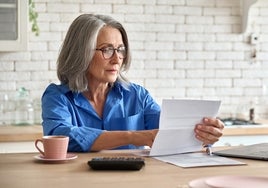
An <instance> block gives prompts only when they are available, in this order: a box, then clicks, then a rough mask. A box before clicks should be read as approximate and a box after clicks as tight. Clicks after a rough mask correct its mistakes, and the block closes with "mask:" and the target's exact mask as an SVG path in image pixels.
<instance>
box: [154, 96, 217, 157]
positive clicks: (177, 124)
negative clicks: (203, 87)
mask: <svg viewBox="0 0 268 188" xmlns="http://www.w3.org/2000/svg"><path fill="white" fill-rule="evenodd" d="M220 104H221V102H220V101H216V100H215V101H213V100H188V99H186V100H185V99H177V100H176V99H165V100H163V103H162V109H161V115H160V125H159V131H158V133H157V135H156V137H155V140H154V143H153V146H152V149H151V151H150V154H149V155H150V156H160V155H170V154H178V153H185V152H193V151H199V150H201V148H202V143H201V142H200V141H199V140H197V139H196V138H195V136H194V127H195V125H196V124H197V123H200V122H201V121H202V119H203V118H204V117H216V115H217V114H218V111H219V107H220Z"/></svg>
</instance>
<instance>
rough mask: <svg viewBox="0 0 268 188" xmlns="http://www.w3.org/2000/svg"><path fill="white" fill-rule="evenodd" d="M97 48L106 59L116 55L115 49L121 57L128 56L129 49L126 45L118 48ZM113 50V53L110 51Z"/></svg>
mask: <svg viewBox="0 0 268 188" xmlns="http://www.w3.org/2000/svg"><path fill="white" fill-rule="evenodd" d="M95 50H97V51H101V52H102V57H103V58H104V59H111V58H112V57H113V56H114V53H115V51H116V52H117V54H118V57H119V58H120V59H124V58H126V56H127V50H126V47H125V46H120V47H118V48H113V47H105V48H96V49H95ZM111 50H112V51H113V53H111V54H110V53H109V51H111ZM105 53H106V54H105ZM109 54H110V56H109V57H107V55H109Z"/></svg>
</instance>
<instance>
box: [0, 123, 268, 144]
mask: <svg viewBox="0 0 268 188" xmlns="http://www.w3.org/2000/svg"><path fill="white" fill-rule="evenodd" d="M223 135H224V136H239V135H240V136H242V135H243V136H245V135H248V136H249V135H268V125H254V126H226V127H225V129H224V131H223ZM42 136H43V129H42V126H41V125H30V126H15V125H4V126H3V125H2V126H0V142H19V141H33V140H36V139H37V138H41V137H42Z"/></svg>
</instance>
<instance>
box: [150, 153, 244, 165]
mask: <svg viewBox="0 0 268 188" xmlns="http://www.w3.org/2000/svg"><path fill="white" fill-rule="evenodd" d="M154 158H155V159H157V160H160V161H163V162H167V163H171V164H173V165H176V166H180V167H184V168H189V167H201V166H225V165H245V164H246V163H242V162H240V161H236V160H233V159H228V158H225V157H220V156H216V155H207V154H206V153H204V152H202V153H201V152H198V153H184V154H178V155H169V156H160V157H154Z"/></svg>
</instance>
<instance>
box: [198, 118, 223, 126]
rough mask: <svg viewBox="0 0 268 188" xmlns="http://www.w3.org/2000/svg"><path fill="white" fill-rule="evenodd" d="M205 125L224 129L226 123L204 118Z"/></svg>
mask: <svg viewBox="0 0 268 188" xmlns="http://www.w3.org/2000/svg"><path fill="white" fill-rule="evenodd" d="M203 123H204V124H205V125H208V126H213V127H217V128H219V129H224V123H223V122H222V121H221V120H220V119H217V118H207V117H206V118H204V119H203Z"/></svg>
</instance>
